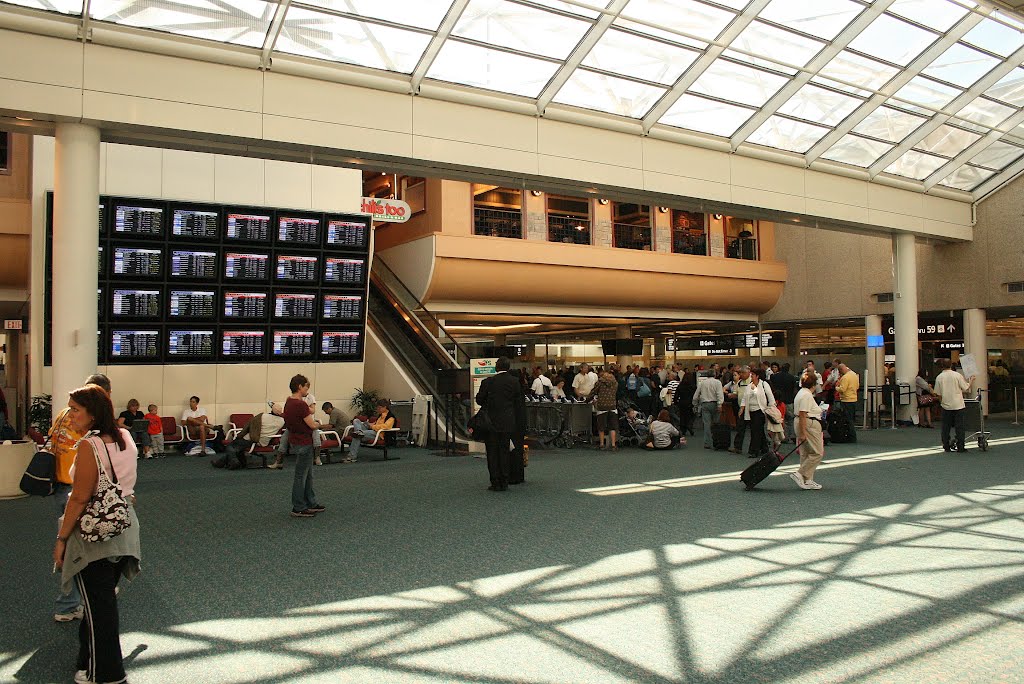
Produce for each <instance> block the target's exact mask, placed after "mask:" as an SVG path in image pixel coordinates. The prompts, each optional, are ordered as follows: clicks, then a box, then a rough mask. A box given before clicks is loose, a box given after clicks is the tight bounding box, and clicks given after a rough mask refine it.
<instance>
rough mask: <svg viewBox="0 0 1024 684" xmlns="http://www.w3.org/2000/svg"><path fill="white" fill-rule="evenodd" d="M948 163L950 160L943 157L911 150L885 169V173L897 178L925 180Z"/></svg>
mask: <svg viewBox="0 0 1024 684" xmlns="http://www.w3.org/2000/svg"><path fill="white" fill-rule="evenodd" d="M948 161H949V160H948V159H943V158H942V157H935V156H933V155H930V154H925V153H924V152H918V151H917V150H909V151H908V152H907V153H906V154H904V155H903V156H902V157H900V158H899V159H897V160H896V161H894V162H893V163H892V164H889V166H887V167H886V168H885V172H886V173H892V174H895V175H897V176H906V177H907V178H915V179H917V180H924V179H925V178H927V177H928V176H930V175H932V174H933V173H934V172H936V171H938V170H939V169H940V168H941V167H942V166H943V165H944V164H945V163H946V162H948Z"/></svg>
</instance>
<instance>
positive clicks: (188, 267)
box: [170, 249, 217, 280]
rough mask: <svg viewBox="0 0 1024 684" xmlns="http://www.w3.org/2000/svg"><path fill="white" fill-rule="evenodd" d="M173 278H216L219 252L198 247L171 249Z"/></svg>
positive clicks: (171, 273)
mask: <svg viewBox="0 0 1024 684" xmlns="http://www.w3.org/2000/svg"><path fill="white" fill-rule="evenodd" d="M170 277H171V278H179V279H181V280H216V279H217V252H213V251H208V250H197V249H173V250H171V272H170Z"/></svg>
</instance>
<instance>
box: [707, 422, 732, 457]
mask: <svg viewBox="0 0 1024 684" xmlns="http://www.w3.org/2000/svg"><path fill="white" fill-rule="evenodd" d="M711 446H712V447H713V448H714V450H715V451H725V450H726V449H728V448H729V447H730V446H732V429H731V428H730V427H729V426H728V425H726V424H725V423H715V424H714V425H712V426H711Z"/></svg>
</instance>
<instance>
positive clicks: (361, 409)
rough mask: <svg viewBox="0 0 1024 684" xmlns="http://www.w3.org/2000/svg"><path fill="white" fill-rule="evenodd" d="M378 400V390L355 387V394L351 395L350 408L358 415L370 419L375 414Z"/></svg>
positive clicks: (379, 396) (379, 395)
mask: <svg viewBox="0 0 1024 684" xmlns="http://www.w3.org/2000/svg"><path fill="white" fill-rule="evenodd" d="M380 398H381V394H380V392H379V391H378V390H375V389H363V388H360V387H356V388H355V393H354V394H353V395H352V403H351V407H352V408H353V409H355V410H356V411H357V412H358V413H359V414H360V415H362V416H364V417H370V416H373V415H374V414H375V413H376V412H377V400H379V399H380Z"/></svg>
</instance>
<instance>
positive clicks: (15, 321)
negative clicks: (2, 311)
mask: <svg viewBox="0 0 1024 684" xmlns="http://www.w3.org/2000/svg"><path fill="white" fill-rule="evenodd" d="M4 330H21V319H20V318H8V319H6V320H4Z"/></svg>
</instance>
